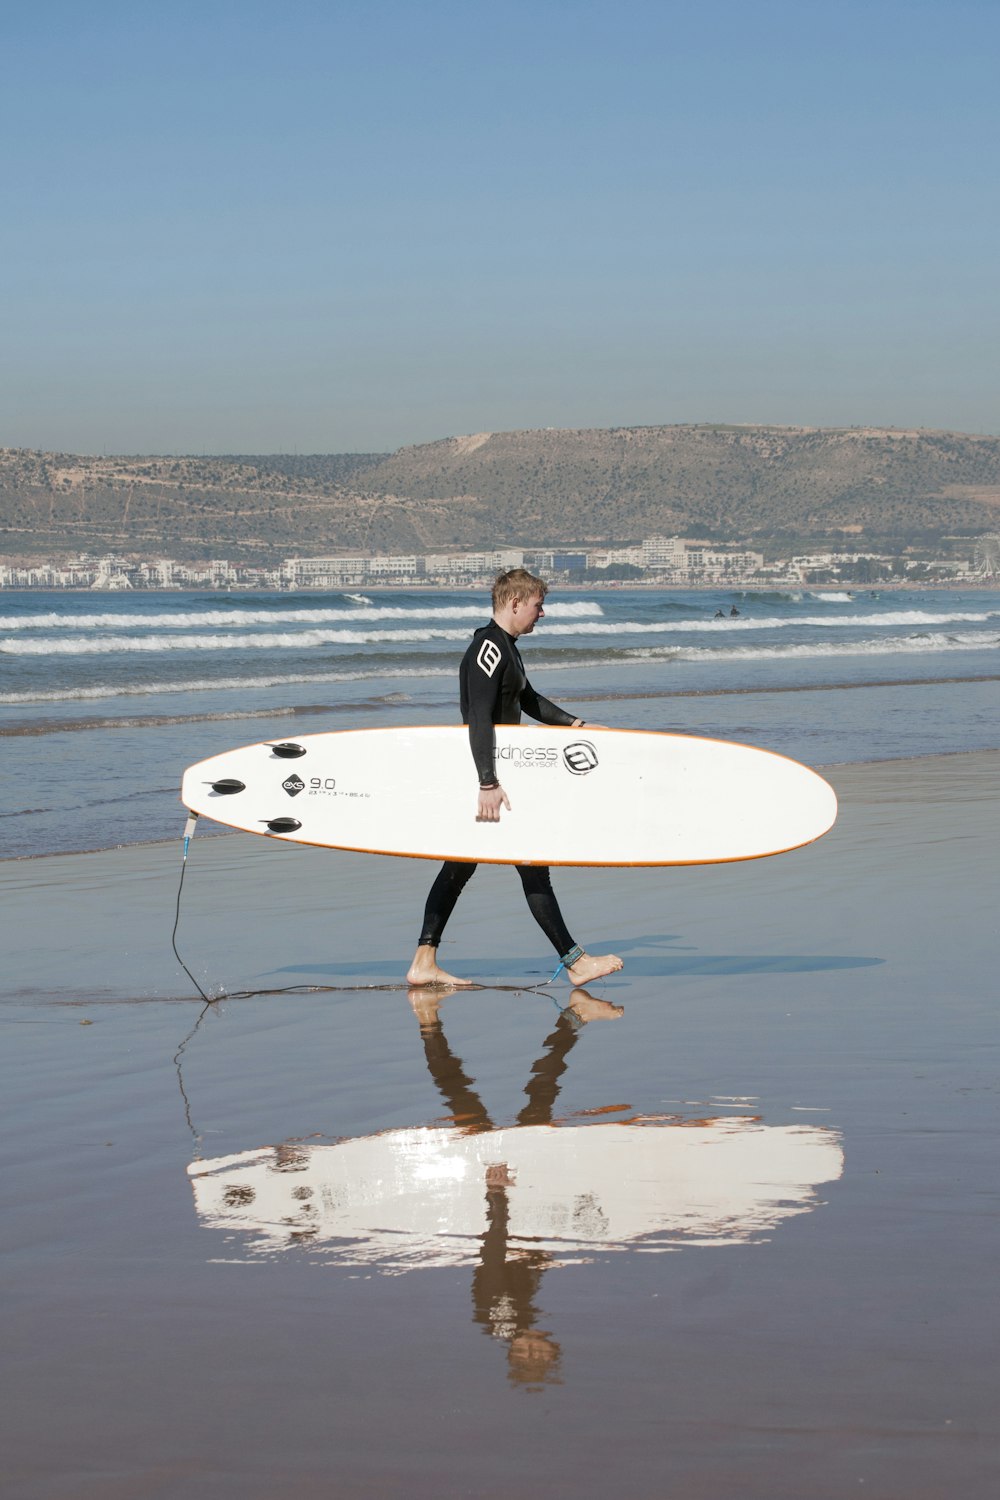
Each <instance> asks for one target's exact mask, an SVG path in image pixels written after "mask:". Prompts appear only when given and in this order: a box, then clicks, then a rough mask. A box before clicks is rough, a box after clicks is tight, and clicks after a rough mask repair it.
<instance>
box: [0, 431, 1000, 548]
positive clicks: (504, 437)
mask: <svg viewBox="0 0 1000 1500" xmlns="http://www.w3.org/2000/svg"><path fill="white" fill-rule="evenodd" d="M998 521H1000V439H997V438H992V437H981V436H975V435H969V434H963V433H952V432H925V431H897V430H888V429H877V428H850V429H824V428H779V427H724V426H677V427H629V428H614V429H608V430H604V429H594V430H581V431H562V430H546V431H525V432H501V433H478V434H474V435H472V436H467V437H454V438H446V439H443V440H442V441H440V442H435V443H425V444H421V445H419V446H416V447H408V448H401V449H400V450H399V451H398V452H396V453H392V454H329V455H311V456H304V457H300V456H292V455H272V456H246V455H240V456H228V457H224V456H216V457H200V458H196V457H175V458H165V457H113V458H109V457H101V458H97V457H81V456H78V455H67V454H56V453H39V452H34V451H29V450H24V449H5V450H0V547H2V548H3V551H4V553H5V555H7V556H18V557H23V558H29V557H39V556H53V557H55V556H58V555H65V554H67V553H70V552H76V551H80V550H83V549H86V550H90V551H97V550H108V549H114V550H117V551H128V552H141V553H142V554H144V555H146V556H151V555H155V554H158V553H163V554H166V555H171V556H176V557H182V558H183V557H187V558H192V559H194V558H203V557H209V556H213V555H215V556H224V557H229V558H233V559H241V558H242V559H256V560H262V561H263V560H268V561H273V560H275V559H277V558H278V557H281V556H285V555H288V554H289V553H293V552H294V553H298V554H300V555H309V554H321V553H326V552H338V551H339V552H345V551H346V552H349V551H393V552H410V551H423V550H433V549H439V548H441V549H447V548H453V547H454V548H462V547H464V548H480V547H496V546H502V545H508V546H516V545H523V544H535V545H556V544H572V543H591V544H599V543H603V542H627V541H631V540H636V539H638V538H641V537H643V536H650V535H657V534H664V535H671V534H677V533H679V534H685V535H690V536H700V537H704V538H706V539H710V538H715V539H720V540H721V539H726V540H733V541H743V542H747V543H752V544H753V545H755V546H757V547H762V548H764V549H765V550H768V551H770V552H773V551H775V550H776V549H787V548H788V547H792V546H795V547H803V546H809V545H816V544H818V543H821V542H825V541H830V540H835V541H843V540H844V538H845V534H846V535H847V536H850V537H851V538H853V539H854V540H855V541H856V542H857V543H858V544H865V545H871V546H873V547H875V546H877V547H879V548H880V549H881V550H886V549H898V548H902V547H903V546H905V545H906V544H908V543H913V542H918V541H924V542H926V541H931V542H933V541H934V540H935V539H937V538H939V537H941V536H944V535H955V534H957V535H966V534H969V535H971V534H976V533H978V532H982V531H992V530H996V528H997V525H998Z"/></svg>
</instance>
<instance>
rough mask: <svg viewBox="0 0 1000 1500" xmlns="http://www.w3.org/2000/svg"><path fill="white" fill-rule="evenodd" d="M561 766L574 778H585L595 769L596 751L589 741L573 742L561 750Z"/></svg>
mask: <svg viewBox="0 0 1000 1500" xmlns="http://www.w3.org/2000/svg"><path fill="white" fill-rule="evenodd" d="M563 765H564V766H565V767H566V769H567V771H572V773H573V775H574V776H586V775H587V774H588V773H589V772H590V771H593V770H595V769H596V767H597V751H596V750H595V749H594V747H593V745H592V744H591V743H590V741H589V740H574V741H573V743H572V745H567V746H566V748H565V749H564V750H563Z"/></svg>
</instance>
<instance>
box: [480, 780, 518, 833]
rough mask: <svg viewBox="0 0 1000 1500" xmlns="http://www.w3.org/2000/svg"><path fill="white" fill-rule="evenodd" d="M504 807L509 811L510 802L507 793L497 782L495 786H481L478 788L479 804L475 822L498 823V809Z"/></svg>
mask: <svg viewBox="0 0 1000 1500" xmlns="http://www.w3.org/2000/svg"><path fill="white" fill-rule="evenodd" d="M501 807H505V808H506V809H507V811H508V812H510V802H509V801H508V800H507V793H506V792H505V791H504V789H503V787H502V786H501V785H500V783H499V782H497V784H496V786H481V787H480V788H479V806H478V808H477V809H476V822H477V823H499V821H500V809H501Z"/></svg>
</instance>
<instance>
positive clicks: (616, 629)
mask: <svg viewBox="0 0 1000 1500" xmlns="http://www.w3.org/2000/svg"><path fill="white" fill-rule="evenodd" d="M407 613H408V614H411V615H412V613H413V612H412V611H407ZM435 618H440V616H435ZM994 619H1000V610H985V611H978V612H971V611H970V612H958V611H956V612H953V613H941V612H931V611H927V610H916V609H911V610H897V611H894V612H892V613H886V614H879V615H871V614H869V615H853V616H851V617H849V618H843V617H841V618H838V619H831V618H830V617H829V616H825V615H815V616H806V617H805V618H800V619H780V618H777V617H774V616H767V617H763V618H760V619H756V618H750V619H742V618H741V619H736V620H733V619H728V618H727V619H726V620H653V621H648V620H644V621H641V620H619V621H610V620H595V619H592V618H587V617H583V618H580V619H577V620H574V621H573V622H572V623H568V622H567V623H560V622H559V621H558V620H557V621H554V622H550V623H547V624H544V625H542V626H540V627H539V636H540V638H541V639H546V638H548V639H553V638H556V637H566V636H574V637H577V636H602V637H608V638H612V637H621V636H630V635H631V636H643V635H692V634H694V635H699V634H706V633H707V634H711V635H714V636H718V637H720V638H726V637H729V636H731V635H732V634H745V633H748V632H754V631H761V630H787V629H789V628H795V627H801V626H811V627H817V628H821V629H829V628H831V627H832V628H835V629H844V628H847V627H851V628H866V629H871V628H880V629H885V628H888V627H893V626H897V627H898V626H900V625H946V624H984V623H986V622H987V621H989V620H994ZM468 639H469V631H468V629H467V628H466V627H464V626H462V627H459V626H456V627H454V628H448V627H442V626H438V625H425V624H423V623H422V624H421V625H420V627H419V628H414V629H410V630H407V629H385V630H380V629H374V630H373V629H367V630H315V629H314V630H287V631H274V630H260V631H246V632H225V633H223V632H218V633H208V634H204V635H194V634H190V633H184V634H177V635H157V634H151V635H115V634H106V635H96V636H86V635H68V636H67V635H61V636H35V637H31V636H28V637H22V636H7V637H6V638H4V639H3V640H0V651H2V652H6V653H7V654H8V655H11V656H105V655H110V654H112V653H117V652H122V653H127V652H145V653H153V654H155V653H162V652H170V651H189V652H190V651H265V650H266V651H289V650H291V651H294V650H301V649H303V648H305V649H313V648H316V647H322V646H384V645H397V646H404V647H405V646H411V645H419V644H420V643H421V642H426V641H467V640H468ZM750 649H751V650H756V648H750Z"/></svg>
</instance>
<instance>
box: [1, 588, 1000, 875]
mask: <svg viewBox="0 0 1000 1500" xmlns="http://www.w3.org/2000/svg"><path fill="white" fill-rule="evenodd" d="M365 599H367V601H368V602H364V599H361V598H359V597H358V596H347V595H344V594H342V593H330V594H322V593H316V594H314V593H309V594H301V593H294V594H289V593H280V594H279V593H273V594H272V593H260V594H249V593H238V594H220V593H204V592H199V593H194V592H169V593H166V592H164V593H149V594H138V593H122V594H94V593H87V594H84V593H63V592H34V591H32V592H24V593H21V592H14V591H10V592H5V593H3V594H0V707H2V716H0V736H2V737H3V738H4V739H5V740H6V742H7V743H6V745H5V751H4V756H5V766H6V768H7V780H6V785H7V789H8V790H7V797H6V805H5V806H4V808H3V811H2V812H0V857H6V858H11V857H21V856H33V855H42V854H53V853H60V852H70V851H76V850H88V849H103V848H112V847H116V846H119V845H123V844H133V843H142V842H149V841H156V840H162V839H169V838H171V837H174V836H177V835H179V833H180V830H181V828H182V825H183V821H184V814H183V810H182V808H181V806H180V803H179V801H178V795H177V788H178V785H179V782H180V776H181V772H182V771H183V769H184V767H185V766H186V765H188V764H190V763H191V762H192V761H196V760H200V759H202V758H204V757H205V756H208V755H211V754H215V753H216V752H218V751H221V750H224V749H226V748H229V747H230V746H233V745H236V744H243V743H250V742H253V741H256V740H260V739H266V738H270V737H271V736H275V735H280V736H281V737H282V738H287V737H289V736H290V735H291V734H293V733H299V734H305V733H316V732H319V731H322V730H326V729H347V728H359V727H363V726H365V725H371V726H386V725H390V724H420V723H449V722H454V721H455V720H456V718H457V713H458V708H457V697H458V694H457V667H458V662H459V659H460V657H461V654H462V651H463V650H464V648H465V645H466V643H467V641H468V640H469V638H470V636H471V634H472V632H473V630H475V629H476V627H477V626H479V625H480V624H483V623H485V621H486V620H487V619H488V618H489V607H488V601H487V600H486V598H485V596H484V595H483V594H481V593H480V592H478V591H477V592H475V593H474V592H472V591H467V590H453V591H444V590H442V591H437V590H436V591H433V592H430V591H427V590H420V591H416V590H414V591H405V590H401V591H398V592H380V593H377V594H374V595H370V596H365ZM734 609H735V610H737V611H738V614H737V615H733V614H732V613H731V611H732V610H734ZM720 610H721V611H722V613H723V617H722V618H717V612H718V611H720ZM522 646H523V654H524V658H525V663H526V666H527V669H528V672H529V675H530V676H531V678H532V680H533V681H534V683H535V685H536V686H537V687H538V689H539V690H540V691H541V692H543V693H544V694H545V695H546V696H548V697H550V698H553V699H555V700H556V701H557V702H560V703H562V704H565V705H566V706H567V707H570V708H575V709H576V710H577V712H578V713H579V715H580V717H582V718H585V719H590V720H592V721H596V722H601V723H607V724H614V725H619V726H621V727H624V728H634V729H661V730H670V729H674V730H679V731H683V732H686V733H699V734H707V735H713V736H718V737H722V738H727V739H733V740H738V741H742V742H745V743H752V744H757V745H762V746H765V747H767V748H770V749H773V750H778V751H781V752H783V753H785V754H788V755H792V756H795V757H796V758H797V759H800V760H804V761H806V762H808V763H809V764H812V765H818V766H822V765H833V764H838V763H841V764H842V763H845V762H852V761H870V760H886V759H896V758H906V757H912V756H921V755H932V754H941V753H949V752H954V751H963V750H979V749H992V748H996V747H998V746H1000V716H998V714H997V711H996V709H997V694H996V683H997V681H998V680H1000V594H998V593H997V592H996V591H992V590H985V589H984V590H976V589H968V590H926V591H919V592H918V591H914V590H911V589H907V590H905V591H903V590H900V591H891V590H878V591H868V590H858V591H857V592H847V591H842V592H836V591H819V590H808V589H801V590H792V591H773V592H767V591H761V592H749V591H744V590H729V589H720V590H717V591H714V592H713V591H698V592H691V591H684V590H677V589H668V590H651V589H642V590H629V589H620V590H603V589H602V590H594V591H593V592H590V593H588V592H586V591H581V592H574V593H562V594H561V593H560V592H559V591H558V590H555V591H553V593H552V594H551V595H550V596H549V600H548V601H547V604H546V611H545V618H544V620H543V621H542V622H541V624H540V625H539V626H538V629H537V631H536V632H535V633H534V635H533V636H532V637H531V638H530V639H526V640H525V641H523V642H522Z"/></svg>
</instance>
